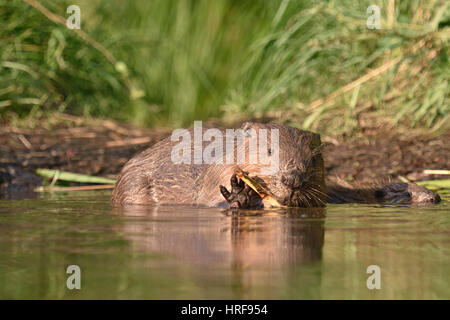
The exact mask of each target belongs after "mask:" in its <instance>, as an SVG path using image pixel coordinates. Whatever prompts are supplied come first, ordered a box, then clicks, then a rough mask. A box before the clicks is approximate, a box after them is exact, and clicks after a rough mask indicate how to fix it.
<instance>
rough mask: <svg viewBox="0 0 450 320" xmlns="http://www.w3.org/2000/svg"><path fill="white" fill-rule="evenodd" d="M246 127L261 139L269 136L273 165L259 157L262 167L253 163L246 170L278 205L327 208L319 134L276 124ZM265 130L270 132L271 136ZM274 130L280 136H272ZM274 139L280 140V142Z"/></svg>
mask: <svg viewBox="0 0 450 320" xmlns="http://www.w3.org/2000/svg"><path fill="white" fill-rule="evenodd" d="M242 128H243V129H244V130H248V129H255V131H256V132H257V133H258V136H260V135H261V132H263V133H264V134H262V135H263V136H267V153H266V154H267V156H268V161H269V163H268V164H266V163H263V161H261V158H258V164H256V165H255V164H251V163H250V164H246V165H245V166H243V167H242V168H243V169H244V170H245V171H248V172H249V175H250V176H252V177H254V178H255V180H257V181H259V182H260V183H261V184H262V185H263V186H264V187H265V188H266V189H267V190H269V191H270V192H271V193H272V195H273V196H274V197H275V198H276V199H277V201H278V202H280V203H281V204H283V205H286V206H292V207H317V206H324V205H325V200H326V194H325V175H324V163H323V158H322V154H321V147H322V144H321V142H320V136H319V135H318V134H315V133H312V132H308V131H303V130H299V129H296V128H293V127H289V126H284V125H279V124H273V123H268V124H261V123H248V122H247V123H245V124H244V125H243V127H242ZM261 129H266V130H267V134H266V131H260V130H261ZM272 130H278V134H271V131H272ZM277 136H278V138H276V137H277ZM273 140H278V143H276V141H273ZM261 145H264V144H261V143H260V144H259V146H261ZM247 150H248V149H247ZM260 152H261V151H259V153H260ZM277 153H278V154H277Z"/></svg>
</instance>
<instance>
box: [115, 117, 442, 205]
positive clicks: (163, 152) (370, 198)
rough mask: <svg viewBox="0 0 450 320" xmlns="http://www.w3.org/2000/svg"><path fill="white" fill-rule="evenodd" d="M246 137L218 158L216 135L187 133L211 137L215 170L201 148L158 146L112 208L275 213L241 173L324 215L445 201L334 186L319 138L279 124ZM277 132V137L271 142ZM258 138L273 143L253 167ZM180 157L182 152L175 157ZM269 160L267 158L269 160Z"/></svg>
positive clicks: (402, 188)
mask: <svg viewBox="0 0 450 320" xmlns="http://www.w3.org/2000/svg"><path fill="white" fill-rule="evenodd" d="M241 129H242V130H240V131H239V132H240V133H244V135H243V138H242V139H238V138H237V136H236V144H234V137H232V138H233V140H232V142H233V144H232V148H231V150H228V148H227V150H226V152H225V153H223V154H219V153H217V154H214V153H215V152H216V151H217V150H218V149H216V150H215V151H214V152H212V151H211V148H210V147H209V149H208V143H209V146H211V144H212V141H213V138H212V137H211V134H206V132H207V130H208V128H200V129H199V130H200V131H198V128H197V129H196V128H191V129H189V130H185V131H184V132H182V135H180V136H179V137H184V138H189V139H188V141H189V142H190V137H191V136H192V134H193V135H194V141H195V139H196V138H195V134H198V133H199V132H200V133H201V134H206V135H205V137H206V139H205V138H201V140H197V142H199V141H200V145H201V147H202V148H203V149H202V150H204V151H203V153H205V152H206V151H207V150H208V151H209V152H210V155H212V156H213V158H214V156H215V158H214V161H212V162H211V161H209V162H208V161H201V159H200V161H199V159H198V157H199V155H200V157H201V156H202V153H201V152H200V153H198V150H196V147H195V143H194V144H192V143H189V144H188V147H187V148H185V149H181V148H180V143H179V140H176V139H174V137H173V136H172V137H168V138H166V139H164V140H162V141H160V142H158V143H156V144H155V145H154V146H152V147H150V148H148V149H146V150H144V151H143V152H141V153H139V154H138V155H136V156H135V157H133V158H132V159H130V160H129V161H128V162H127V163H126V164H125V166H124V167H123V169H122V171H121V173H120V175H119V177H118V180H117V183H116V186H115V188H114V191H113V194H112V198H111V202H112V204H113V205H116V206H122V205H128V204H152V203H158V204H185V205H198V206H211V207H216V206H218V207H231V208H263V207H264V206H267V203H264V202H263V199H262V198H261V196H260V194H258V193H257V192H256V191H254V190H253V189H252V188H250V187H249V186H248V185H247V184H245V183H244V181H242V180H241V179H240V178H239V176H237V175H236V168H239V170H242V171H243V172H247V173H249V175H250V176H252V178H253V179H254V180H255V181H257V182H258V183H260V184H261V186H262V187H263V188H265V189H266V190H268V191H269V192H270V193H271V196H272V197H273V198H275V199H276V201H278V203H280V204H281V205H282V206H287V207H323V206H325V205H326V203H384V204H424V203H437V202H439V201H440V198H439V195H437V194H436V193H434V192H432V191H430V190H428V189H426V188H424V187H421V186H418V185H416V184H413V183H403V182H394V183H385V184H377V185H375V184H374V186H372V187H370V188H355V187H352V186H349V185H343V184H339V183H337V184H330V183H328V184H327V183H326V179H325V167H324V160H323V157H322V148H323V144H322V143H321V140H320V135H319V134H317V133H313V132H309V131H304V130H300V129H297V128H293V127H290V126H285V125H281V124H276V123H256V122H245V123H244V124H243V125H242V126H241ZM274 129H275V130H274ZM196 130H197V131H196ZM209 130H213V132H214V133H215V134H216V135H217V134H218V136H220V135H223V134H224V135H226V134H228V133H229V132H228V131H226V132H225V131H224V130H219V129H211V128H210V129H209ZM269 131H270V132H276V133H277V135H270V136H267V132H269ZM249 132H251V133H253V135H250V134H249ZM209 133H211V131H210V132H209ZM254 133H256V136H259V137H261V136H263V137H265V140H264V139H263V140H259V143H260V144H259V145H258V146H260V147H261V148H260V150H258V152H259V156H258V157H257V158H256V159H257V160H256V161H250V160H249V159H250V157H251V155H252V154H253V155H254V153H256V152H257V151H255V149H252V148H251V146H252V144H251V141H252V140H251V139H253V137H255V135H254ZM263 133H264V134H265V135H264V134H263ZM274 137H275V138H274ZM216 139H217V138H216ZM259 139H261V138H259ZM174 140H175V141H174ZM275 140H276V141H275ZM261 141H263V142H264V141H265V142H267V143H265V144H264V143H261ZM273 146H275V147H276V148H272V147H273ZM227 147H228V145H227ZM177 148H178V149H177ZM262 148H266V149H267V150H261V149H262ZM272 149H273V150H272ZM174 150H177V152H175V153H174ZM180 150H181V151H183V157H184V158H183V157H182V160H181V161H179V159H178V158H177V159H178V160H176V161H174V154H175V155H176V156H179V153H178V151H180ZM243 153H244V154H243ZM264 153H265V155H266V158H263V157H262V154H264ZM192 155H194V160H193V161H191V160H192V159H191V157H192ZM246 155H247V156H246ZM272 158H274V159H272ZM253 159H255V158H253ZM262 159H264V160H265V161H262ZM266 160H269V161H266ZM272 160H276V169H275V170H270V169H271V168H272V166H273V162H275V161H272ZM192 162H194V163H192ZM272 169H273V168H272Z"/></svg>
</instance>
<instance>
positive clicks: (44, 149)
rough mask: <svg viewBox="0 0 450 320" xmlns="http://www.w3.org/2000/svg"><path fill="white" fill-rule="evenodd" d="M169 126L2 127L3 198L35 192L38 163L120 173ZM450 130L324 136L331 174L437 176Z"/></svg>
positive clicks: (351, 177)
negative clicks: (423, 133) (432, 172)
mask: <svg viewBox="0 0 450 320" xmlns="http://www.w3.org/2000/svg"><path fill="white" fill-rule="evenodd" d="M170 132H171V131H170V130H169V129H157V130H155V129H136V128H132V127H130V126H126V125H122V124H118V123H115V122H112V121H102V122H99V123H96V124H95V125H92V124H90V125H89V126H73V127H67V126H65V127H64V126H63V127H59V128H56V129H52V130H50V129H42V128H40V129H34V130H25V129H18V128H14V127H10V126H8V125H3V126H2V127H1V128H0V198H23V197H31V196H32V195H33V191H32V190H33V189H34V188H35V187H36V186H38V185H41V184H42V182H43V180H42V178H41V177H39V176H37V175H36V174H35V173H34V170H35V169H37V168H50V169H60V170H65V171H71V172H77V173H83V174H88V175H97V176H104V177H112V178H114V177H115V176H116V174H118V173H119V171H120V169H121V168H122V166H123V165H124V164H125V162H126V161H127V160H128V159H129V158H131V157H132V156H133V155H134V154H136V153H137V152H140V151H141V150H143V149H145V148H147V147H148V146H151V145H152V144H154V143H155V142H157V141H159V140H161V139H162V138H163V137H165V136H168V135H169V134H170ZM449 139H450V132H446V133H444V134H443V135H441V136H438V137H426V136H411V135H400V134H398V133H390V134H386V133H385V132H379V133H376V134H373V135H372V136H370V137H364V138H359V139H358V138H353V139H350V140H347V141H344V140H342V139H341V140H340V141H339V140H336V139H333V138H327V137H324V139H323V140H324V141H325V143H326V146H325V147H324V156H325V165H326V169H327V172H328V176H329V177H330V178H336V177H338V178H341V179H345V180H348V181H361V182H369V183H370V182H371V181H374V180H380V179H392V180H395V179H396V178H398V177H399V176H404V177H407V178H408V179H410V180H412V181H415V180H427V179H432V178H436V177H433V176H429V175H424V174H423V173H422V171H423V170H425V169H448V168H450V160H449V159H450V145H449V144H448V143H447V142H448V141H449Z"/></svg>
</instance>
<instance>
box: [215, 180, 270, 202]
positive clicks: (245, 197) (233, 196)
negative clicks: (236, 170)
mask: <svg viewBox="0 0 450 320" xmlns="http://www.w3.org/2000/svg"><path fill="white" fill-rule="evenodd" d="M230 182H231V192H229V191H228V190H227V188H225V187H224V186H220V187H219V188H220V193H222V196H223V197H224V198H225V200H227V202H228V204H229V205H230V208H240V209H259V208H262V207H263V204H262V199H261V197H260V196H259V195H258V194H257V193H256V191H255V190H253V189H252V188H250V187H249V186H248V185H246V184H245V183H244V181H242V180H241V179H239V178H238V177H237V176H236V175H235V174H233V175H232V176H231V180H230Z"/></svg>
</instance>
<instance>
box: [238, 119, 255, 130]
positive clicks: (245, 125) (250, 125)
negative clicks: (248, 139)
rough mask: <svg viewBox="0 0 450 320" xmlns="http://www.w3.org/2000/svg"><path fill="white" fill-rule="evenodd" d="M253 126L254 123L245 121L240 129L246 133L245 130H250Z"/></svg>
mask: <svg viewBox="0 0 450 320" xmlns="http://www.w3.org/2000/svg"><path fill="white" fill-rule="evenodd" d="M254 124H255V123H254V122H252V121H246V122H244V123H243V124H242V126H241V128H242V130H244V131H246V130H248V129H250V128H252V127H253V125H254Z"/></svg>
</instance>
